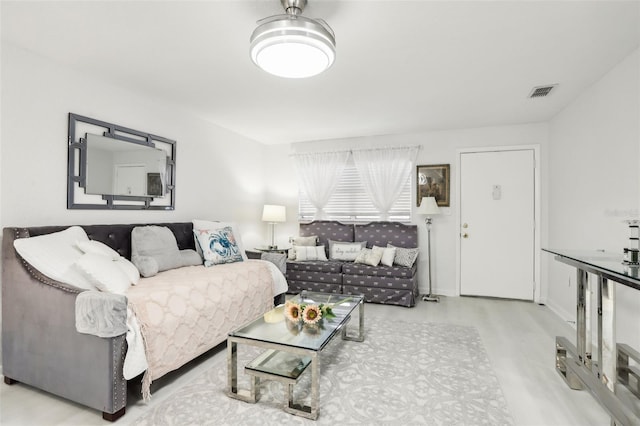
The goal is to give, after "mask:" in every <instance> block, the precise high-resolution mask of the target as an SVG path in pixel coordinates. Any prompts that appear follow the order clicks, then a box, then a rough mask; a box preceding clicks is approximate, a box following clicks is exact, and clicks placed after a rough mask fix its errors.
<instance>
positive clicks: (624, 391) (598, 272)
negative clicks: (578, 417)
mask: <svg viewBox="0 0 640 426" xmlns="http://www.w3.org/2000/svg"><path fill="white" fill-rule="evenodd" d="M543 251H546V252H548V253H551V254H553V255H554V256H555V259H556V260H557V261H559V262H562V263H565V264H567V265H570V266H573V267H575V268H576V269H577V285H576V287H577V299H576V344H575V345H573V344H572V343H571V342H570V341H569V339H567V338H565V337H559V336H558V337H556V370H557V371H558V373H559V374H560V375H561V376H562V378H563V379H564V380H565V382H566V383H567V385H569V387H570V388H571V389H588V390H589V391H590V392H591V394H592V395H593V397H594V398H595V399H596V400H597V401H598V403H600V405H602V407H603V408H604V409H605V410H606V411H607V413H609V415H610V416H611V423H612V425H617V426H622V425H625V426H626V425H638V426H640V408H638V407H640V352H638V351H637V350H635V349H634V348H632V347H630V346H629V345H626V344H623V343H617V341H616V285H624V286H627V287H630V288H633V289H635V290H640V269H639V268H638V267H631V266H628V265H625V264H623V263H622V260H623V256H622V254H617V253H612V252H604V251H587V250H555V249H543ZM588 274H593V275H594V276H596V277H597V286H596V287H597V288H596V289H594V290H595V291H594V294H595V295H596V296H595V298H596V300H595V303H597V305H596V306H593V305H592V304H593V303H594V301H593V300H592V296H591V295H592V292H591V289H590V284H589V280H588ZM593 307H597V309H596V310H595V311H594V312H596V315H597V321H596V324H597V331H596V336H597V337H596V338H597V341H596V342H597V343H596V344H597V350H598V352H597V358H596V359H594V358H593V356H592V355H593V352H592V350H593V349H592V346H593V341H592V336H593V333H592V330H591V328H592V321H591V320H592V318H591V315H592V308H593ZM634 326H640V322H639V323H637V324H634ZM638 328H639V329H640V327H638Z"/></svg>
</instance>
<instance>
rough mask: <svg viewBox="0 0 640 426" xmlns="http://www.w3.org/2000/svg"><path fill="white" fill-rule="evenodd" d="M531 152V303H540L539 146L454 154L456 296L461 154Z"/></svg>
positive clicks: (457, 285) (459, 250) (458, 281)
mask: <svg viewBox="0 0 640 426" xmlns="http://www.w3.org/2000/svg"><path fill="white" fill-rule="evenodd" d="M530 150H532V151H533V170H534V181H533V186H534V189H533V192H534V207H533V216H534V233H533V245H534V247H533V253H534V260H533V263H534V264H533V281H534V291H533V301H534V302H535V303H542V282H541V279H540V278H541V275H540V234H541V226H540V214H541V208H540V166H541V164H540V162H541V157H540V145H539V144H533V145H507V146H493V147H475V148H460V149H458V150H457V153H456V296H460V294H461V291H460V288H461V284H462V283H461V273H460V268H461V264H462V263H461V246H460V229H461V220H460V213H461V210H460V207H461V201H462V198H461V194H462V182H461V179H460V170H461V166H460V163H461V158H462V154H469V153H480V152H501V151H530Z"/></svg>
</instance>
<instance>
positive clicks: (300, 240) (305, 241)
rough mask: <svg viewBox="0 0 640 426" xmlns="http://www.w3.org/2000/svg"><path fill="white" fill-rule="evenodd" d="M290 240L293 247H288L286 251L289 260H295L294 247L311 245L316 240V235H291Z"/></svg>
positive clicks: (314, 243)
mask: <svg viewBox="0 0 640 426" xmlns="http://www.w3.org/2000/svg"><path fill="white" fill-rule="evenodd" d="M290 242H291V244H292V245H293V247H291V248H290V249H289V253H288V255H289V260H296V247H297V246H305V247H309V246H311V247H313V246H315V245H316V244H317V242H318V236H317V235H310V236H308V237H293V238H291V241H290ZM322 249H323V250H324V247H322Z"/></svg>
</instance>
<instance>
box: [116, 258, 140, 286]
mask: <svg viewBox="0 0 640 426" xmlns="http://www.w3.org/2000/svg"><path fill="white" fill-rule="evenodd" d="M115 264H116V265H118V268H120V270H121V271H122V272H124V274H125V275H126V276H127V278H128V279H129V282H130V283H131V284H133V285H136V284H138V281H140V271H138V268H136V265H134V264H133V263H131V261H129V260H128V259H126V258H124V257H122V256H120V257H119V258H118V259H117V260H116V261H115Z"/></svg>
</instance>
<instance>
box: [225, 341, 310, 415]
mask: <svg viewBox="0 0 640 426" xmlns="http://www.w3.org/2000/svg"><path fill="white" fill-rule="evenodd" d="M238 343H245V344H250V345H253V346H258V347H263V348H266V349H267V351H265V352H263V353H262V354H261V355H259V356H258V357H257V358H255V359H254V360H253V361H251V362H250V363H249V364H247V365H246V366H245V368H244V371H245V373H246V374H247V375H249V376H250V380H249V382H250V388H249V389H248V390H240V389H238V376H237V374H238V373H237V362H238V361H237V350H238V346H237V345H238ZM256 343H257V342H255V341H250V340H249V341H248V340H246V339H243V338H239V337H231V336H230V337H229V338H228V340H227V351H228V354H229V356H228V362H229V366H228V367H229V370H228V373H229V383H230V387H229V390H228V391H227V395H228V396H229V397H231V398H235V399H239V400H241V401H245V402H250V403H256V402H258V400H259V399H260V379H261V378H262V379H267V380H275V381H278V382H280V383H282V385H283V387H284V389H285V392H284V397H285V401H284V404H283V407H282V408H283V410H284V411H286V412H287V413H290V414H294V415H296V416H301V417H305V418H307V419H311V420H316V419H317V418H318V415H319V412H320V410H319V405H320V401H319V400H320V359H319V356H318V355H319V354H318V352H317V351H313V350H305V349H298V348H295V349H294V348H287V349H286V351H285V350H278V349H279V348H278V349H276V348H275V346H280V345H274V344H269V343H266V342H262V344H256ZM283 349H284V348H283ZM309 366H311V389H310V391H311V401H310V405H303V404H296V403H295V402H294V400H293V389H294V386H295V384H296V383H297V382H298V380H299V379H300V376H301V375H302V373H303V372H304V371H305V370H306V369H307V367H309Z"/></svg>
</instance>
